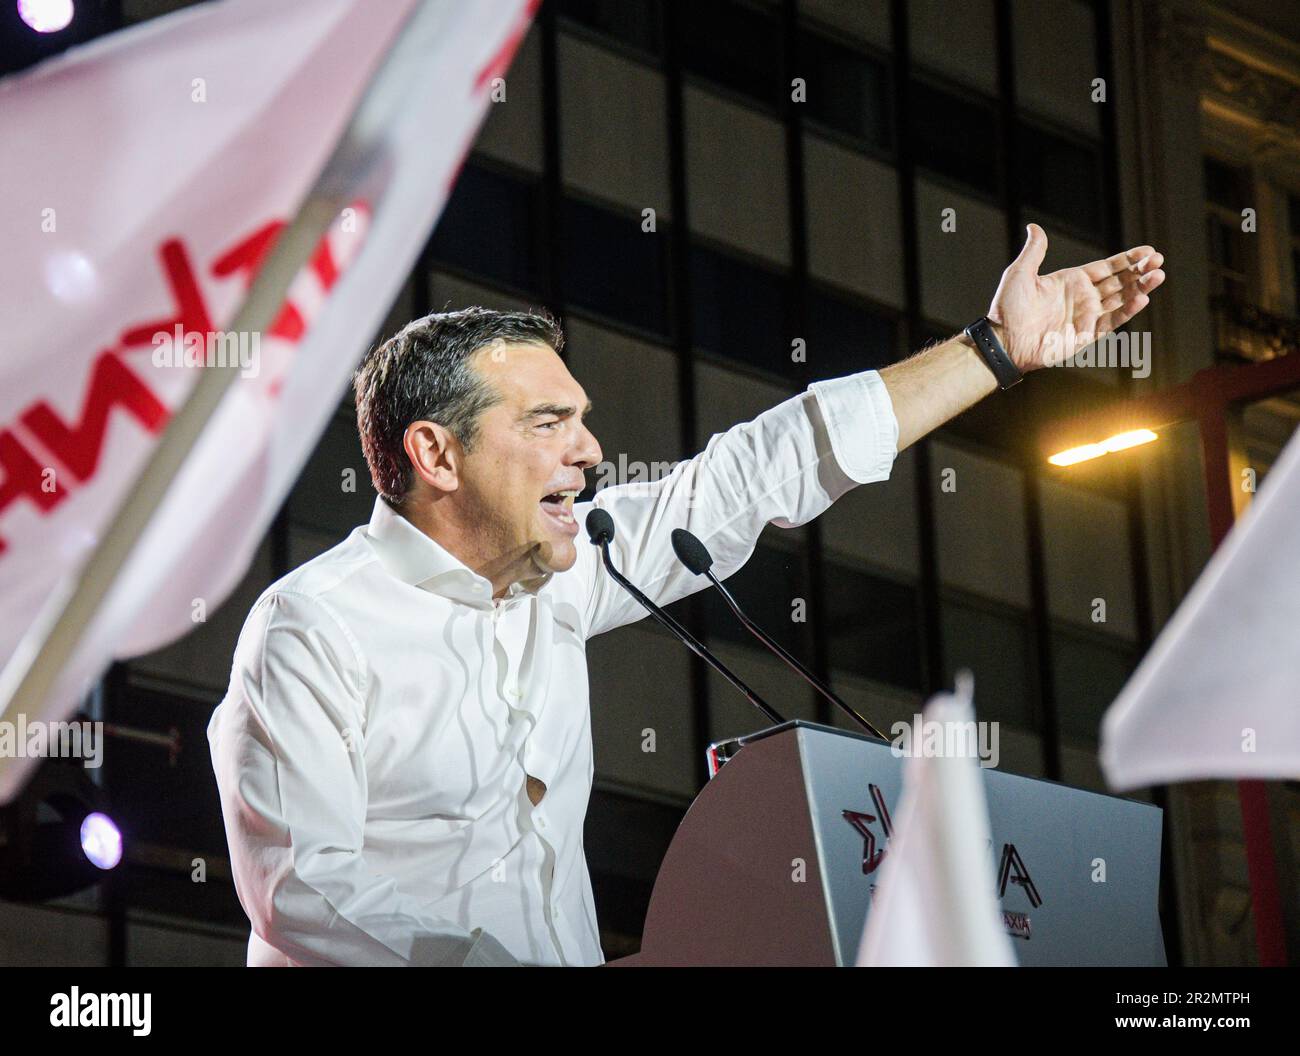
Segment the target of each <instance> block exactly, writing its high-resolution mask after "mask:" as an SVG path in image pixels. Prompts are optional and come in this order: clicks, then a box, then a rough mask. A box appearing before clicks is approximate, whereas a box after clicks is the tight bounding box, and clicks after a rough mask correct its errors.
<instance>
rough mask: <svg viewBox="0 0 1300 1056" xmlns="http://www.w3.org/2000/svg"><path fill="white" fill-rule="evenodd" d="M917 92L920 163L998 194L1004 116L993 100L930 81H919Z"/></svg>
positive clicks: (915, 111) (914, 115) (915, 136)
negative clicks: (999, 117)
mask: <svg viewBox="0 0 1300 1056" xmlns="http://www.w3.org/2000/svg"><path fill="white" fill-rule="evenodd" d="M911 93H912V98H911V103H910V109H911V117H912V138H913V143H914V145H915V148H916V163H917V164H918V165H922V166H924V167H925V168H928V169H931V170H932V171H934V172H937V173H939V174H940V175H941V176H947V177H948V178H949V179H953V180H960V181H961V182H962V183H965V184H968V185H970V186H971V187H976V188H978V189H979V190H981V191H987V192H989V193H991V194H992V193H996V192H997V190H998V186H999V181H998V160H997V158H998V152H997V143H998V120H997V114H996V112H995V111H994V109H993V106H992V104H990V103H985V102H981V101H979V100H977V99H974V98H969V99H962V98H960V97H958V96H955V95H949V94H948V93H947V92H945V91H943V90H942V89H940V88H935V87H933V86H932V85H929V84H926V83H925V82H924V81H913V82H912V85H911Z"/></svg>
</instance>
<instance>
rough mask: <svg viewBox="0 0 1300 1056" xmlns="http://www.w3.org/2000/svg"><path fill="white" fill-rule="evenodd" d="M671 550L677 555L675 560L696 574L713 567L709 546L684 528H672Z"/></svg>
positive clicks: (701, 573)
mask: <svg viewBox="0 0 1300 1056" xmlns="http://www.w3.org/2000/svg"><path fill="white" fill-rule="evenodd" d="M673 552H674V553H675V554H676V555H677V560H678V561H680V562H681V563H682V564H683V565H685V566H686V567H687V568H688V569H690V571H691V572H693V573H694V574H695V575H697V576H699V575H703V574H704V573H705V572H707V571H708V570H709V569H710V568H712V567H713V555H712V554H711V553H709V548H708V547H706V546H705V545H704V544H703V543H702V542H700V541H699V540H698V539H696V538H695V536H694V535H692V534H691V533H690V532H688V531H687V530H686V529H685V528H674V529H673Z"/></svg>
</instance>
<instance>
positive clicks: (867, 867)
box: [841, 785, 894, 876]
mask: <svg viewBox="0 0 1300 1056" xmlns="http://www.w3.org/2000/svg"><path fill="white" fill-rule="evenodd" d="M867 788H869V789H870V790H871V802H872V803H873V804H874V805H875V808H876V813H875V814H868V813H866V812H864V811H860V810H845V811H841V815H842V816H843V818H844V820H845V821H847V822H848V823H849V824H850V825H852V826H853V827H854V828H855V829H857V831H858V832H859V833H860V834H861V835H862V873H863V875H864V876H870V875H871V874H872V873H874V872H875V871H876V870H877V869H879V868H880V863H881V862H883V861H884V860H885V848H884V847H881V848H880V849H879V850H877V849H876V834H875V833H874V832H872V831H871V826H872V824H873V823H874V822H876V821H879V822H880V827H881V830H882V833H883V836H884V839H886V840H887V839H889V837H890V836H892V835H893V834H894V823H893V821H892V820H891V819H890V817H889V807H888V806H887V805H886V804H885V794H884V792H882V791H881V790H880V786H879V785H868V786H867ZM882 842H883V841H882Z"/></svg>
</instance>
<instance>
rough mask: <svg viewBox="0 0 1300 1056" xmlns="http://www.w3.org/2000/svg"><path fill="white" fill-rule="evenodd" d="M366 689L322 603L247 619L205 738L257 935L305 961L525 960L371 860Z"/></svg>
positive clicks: (296, 597)
mask: <svg viewBox="0 0 1300 1056" xmlns="http://www.w3.org/2000/svg"><path fill="white" fill-rule="evenodd" d="M365 684H366V667H365V663H364V659H363V658H362V656H361V654H360V649H359V647H358V646H357V644H356V642H355V640H354V639H353V638H352V636H351V635H350V634H349V633H348V631H347V628H346V626H345V625H344V624H343V622H342V621H341V620H340V619H339V618H338V617H337V616H336V615H335V614H334V612H333V611H332V609H331V608H330V607H329V606H328V605H327V604H325V603H324V602H322V601H320V600H318V599H315V598H312V597H309V596H307V595H302V594H294V593H290V592H277V593H274V594H271V595H269V596H267V597H266V598H263V599H262V601H261V602H260V603H259V605H258V606H257V608H255V609H254V611H253V613H252V614H251V615H250V617H249V620H248V622H247V623H246V624H245V627H244V631H243V633H242V634H241V636H240V640H239V646H238V648H237V650H236V653H235V662H234V670H233V673H232V678H231V686H230V691H229V694H228V695H227V697H226V699H225V700H224V701H222V703H221V705H220V706H219V707H218V709H217V711H216V713H215V714H214V715H213V717H212V721H211V722H210V724H209V726H208V739H209V743H210V746H211V750H212V761H213V767H214V769H215V771H216V776H217V785H218V787H219V789H220V793H221V805H222V813H223V815H224V817H225V825H226V837H227V842H228V844H229V847H230V858H231V866H232V871H233V873H234V880H235V888H236V891H237V892H238V895H239V900H240V903H241V905H243V907H244V911H245V912H246V913H247V914H248V917H249V920H250V921H251V922H252V926H253V930H254V932H255V933H256V934H257V936H258V937H259V938H260V939H261V940H262V941H263V942H265V943H267V944H268V945H270V946H272V947H274V948H276V949H277V950H279V951H281V952H282V953H283V954H284V955H285V956H286V957H287V958H289V959H290V960H291V961H292V962H294V963H296V964H301V965H340V964H341V965H391V966H400V965H471V966H473V965H493V964H502V965H508V964H515V963H517V962H516V961H515V960H514V958H513V957H511V956H510V954H509V953H508V952H507V951H506V950H505V949H504V947H502V946H501V944H500V943H498V942H497V941H496V940H495V939H494V938H492V937H491V936H490V935H488V934H487V933H485V932H482V931H481V929H475V930H474V931H469V930H466V929H465V928H463V927H460V926H459V925H458V924H456V923H455V922H453V921H449V920H446V919H443V918H440V917H438V916H437V915H435V914H434V913H433V912H432V911H431V909H430V907H429V906H428V905H427V904H426V903H425V902H424V901H423V900H421V899H419V898H416V897H412V896H411V895H409V894H407V893H404V892H402V891H400V890H399V889H398V888H397V886H396V883H395V882H394V880H393V879H392V878H390V877H387V876H384V875H381V874H379V873H376V872H374V871H373V870H372V869H371V868H370V867H369V866H368V865H367V862H366V856H365V817H366V801H367V787H366V769H365V765H364V761H363V753H364V748H365V707H364V702H365Z"/></svg>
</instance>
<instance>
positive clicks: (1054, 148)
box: [1017, 122, 1105, 236]
mask: <svg viewBox="0 0 1300 1056" xmlns="http://www.w3.org/2000/svg"><path fill="white" fill-rule="evenodd" d="M1018 131H1019V145H1018V151H1017V153H1018V161H1019V165H1018V168H1019V170H1020V193H1021V195H1022V196H1023V198H1024V200H1025V203H1026V204H1027V205H1030V206H1033V207H1034V208H1037V209H1042V210H1043V211H1044V212H1047V213H1051V214H1052V215H1053V216H1055V217H1057V218H1059V219H1061V220H1064V221H1066V222H1067V223H1070V224H1073V225H1074V226H1075V227H1076V228H1078V229H1079V230H1080V231H1081V232H1085V233H1087V234H1090V235H1097V236H1100V235H1102V234H1103V232H1102V225H1103V218H1104V216H1105V188H1104V186H1103V184H1102V180H1101V157H1100V154H1099V153H1098V148H1097V147H1095V146H1093V145H1090V144H1083V143H1079V142H1076V141H1074V140H1070V139H1066V138H1064V137H1063V136H1058V135H1057V134H1056V133H1054V132H1049V131H1047V130H1046V129H1043V128H1039V127H1037V126H1035V125H1030V124H1025V123H1024V122H1021V123H1020V126H1019V130H1018Z"/></svg>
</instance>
